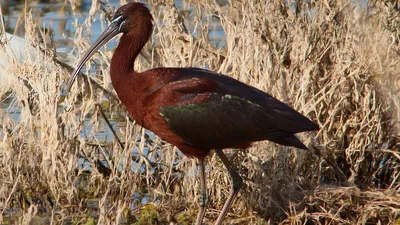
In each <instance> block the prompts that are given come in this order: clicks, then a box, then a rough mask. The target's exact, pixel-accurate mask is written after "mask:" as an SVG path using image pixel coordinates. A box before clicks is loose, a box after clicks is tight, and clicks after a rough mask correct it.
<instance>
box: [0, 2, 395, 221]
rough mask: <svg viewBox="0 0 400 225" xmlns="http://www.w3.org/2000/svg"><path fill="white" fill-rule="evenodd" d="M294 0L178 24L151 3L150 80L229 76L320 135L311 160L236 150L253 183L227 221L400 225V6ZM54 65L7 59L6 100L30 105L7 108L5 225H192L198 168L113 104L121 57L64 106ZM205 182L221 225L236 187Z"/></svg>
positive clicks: (211, 12) (145, 61)
mask: <svg viewBox="0 0 400 225" xmlns="http://www.w3.org/2000/svg"><path fill="white" fill-rule="evenodd" d="M285 2H286V1H281V0H272V1H231V3H228V4H224V5H218V4H217V3H216V2H215V1H208V0H202V1H184V7H185V8H186V9H188V10H187V11H178V10H177V8H176V7H175V6H174V5H173V4H172V1H150V6H151V7H152V14H153V16H154V21H155V26H156V28H155V30H154V34H153V36H152V39H151V41H150V42H149V43H148V44H147V45H146V47H145V49H144V51H143V52H142V55H141V57H139V59H138V63H137V64H136V65H137V69H138V70H139V71H143V70H145V69H148V68H152V67H157V66H177V67H187V66H195V67H201V68H208V69H210V70H213V71H217V72H219V73H223V74H228V75H231V76H232V77H234V78H237V79H239V80H241V81H244V82H246V83H248V84H251V85H253V86H255V87H258V88H259V89H262V90H264V91H267V92H269V93H271V94H272V95H274V96H276V97H277V98H278V99H280V100H282V101H284V102H287V103H289V104H290V105H292V106H293V107H294V108H295V109H297V110H298V111H300V112H301V113H303V114H304V115H306V116H307V117H309V118H311V119H312V120H313V121H315V122H317V123H318V124H319V126H320V127H321V130H320V131H319V132H317V133H307V134H303V135H302V136H301V138H302V140H308V141H306V143H308V145H309V146H310V149H311V150H312V152H313V153H314V154H312V153H311V152H306V151H302V150H297V149H293V148H288V147H282V146H278V145H275V144H272V143H270V142H263V143H259V144H256V145H254V146H253V147H251V148H250V149H248V150H246V151H237V150H233V153H236V154H229V153H228V155H230V156H231V157H230V159H231V160H232V161H233V162H234V163H235V165H236V166H237V167H238V170H239V172H240V174H241V175H242V176H243V178H244V181H245V185H244V188H243V189H242V191H241V192H240V194H239V197H238V199H237V200H236V201H235V203H234V205H233V207H232V210H231V213H230V214H228V218H227V219H226V221H227V222H226V223H227V224H276V223H279V224H306V223H307V224H379V223H380V224H399V223H400V193H399V191H400V184H399V176H400V168H399V165H400V163H399V162H400V151H399V150H400V141H399V138H400V76H399V75H398V73H399V71H400V63H399V62H400V40H399V38H400V28H399V22H400V12H399V8H398V5H397V1H376V2H373V3H369V4H368V6H364V7H360V6H359V5H357V4H356V3H355V1H352V0H349V1H345V0H341V1H288V2H291V3H290V4H285ZM307 2H310V3H307ZM362 2H363V1H362ZM92 7H93V8H92V10H91V12H92V13H101V12H100V11H99V10H98V5H96V4H93V5H92ZM74 13H75V11H74ZM189 17H190V19H189ZM188 21H191V22H190V23H189V22H188ZM215 23H220V24H221V26H222V28H223V29H224V31H225V34H226V35H225V38H226V40H225V41H226V45H225V46H224V47H223V48H221V49H219V48H217V47H216V46H214V45H213V44H212V43H211V41H210V40H212V37H210V30H212V29H213V26H214V25H215ZM90 24H91V21H90V19H88V20H87V21H86V23H84V24H75V26H76V27H77V33H76V41H75V46H76V48H77V50H78V52H79V53H83V52H84V51H85V50H86V49H87V47H88V42H87V41H88V38H86V37H83V34H86V33H90ZM25 25H26V31H27V33H26V39H27V41H28V42H29V43H31V44H33V46H34V49H35V50H36V51H39V52H42V49H41V48H40V47H39V46H37V45H35V43H37V40H38V39H37V36H36V32H33V30H34V29H33V28H34V27H35V26H39V24H35V21H34V20H33V19H32V18H31V17H30V14H29V12H28V11H27V16H26V24H25ZM0 49H2V47H1V46H0ZM46 49H49V48H46ZM42 53H43V52H42ZM45 53H46V54H44V53H43V54H44V56H43V58H32V59H30V60H26V61H24V62H18V61H16V60H12V59H10V66H9V67H8V68H6V70H5V74H7V76H4V75H0V97H1V98H2V99H3V98H5V97H8V98H12V102H11V103H10V104H11V105H14V106H15V105H16V106H18V107H20V108H21V115H20V117H19V119H18V120H17V121H15V120H12V119H11V117H10V114H9V113H7V110H3V111H0V180H1V182H0V223H6V224H7V223H12V222H16V223H21V224H29V223H30V222H32V221H34V222H37V221H45V222H46V223H49V222H50V221H52V222H53V223H66V222H69V221H71V222H72V223H74V224H82V223H83V224H85V223H86V224H93V223H95V222H98V223H99V224H115V223H129V224H131V223H136V224H146V223H147V224H167V223H168V222H174V221H175V222H176V223H177V224H190V223H192V222H193V221H194V219H195V215H196V213H197V211H196V210H197V200H198V198H199V195H198V190H199V180H198V179H197V178H196V162H195V161H194V160H192V159H188V158H186V157H184V156H182V154H180V153H179V151H178V150H177V149H176V148H173V146H170V145H168V144H166V143H164V142H162V141H161V140H159V139H158V138H156V137H153V136H152V135H151V134H148V133H147V132H145V131H144V130H143V129H142V128H140V127H138V126H137V125H135V122H134V121H132V120H130V118H129V116H127V115H125V111H124V109H123V108H122V107H121V106H120V105H119V102H118V100H116V99H115V98H113V97H111V96H112V95H114V94H113V91H112V88H111V84H110V78H109V75H108V73H109V71H108V68H109V59H110V56H111V54H112V49H105V50H103V51H102V53H101V54H96V56H95V58H96V60H97V65H98V66H97V67H96V71H95V72H93V71H91V73H90V74H93V79H91V80H90V81H88V80H85V81H84V80H81V82H82V85H79V86H78V85H76V86H74V88H73V90H72V93H70V94H69V95H67V96H60V92H62V87H63V86H62V83H63V82H64V81H65V80H66V78H67V76H68V73H69V72H70V68H68V67H67V66H66V65H61V64H59V63H58V62H57V61H56V60H54V57H53V52H52V51H46V50H45ZM49 65H53V66H52V70H48V67H49ZM86 73H87V74H88V73H89V70H86ZM11 74H12V75H11ZM98 84H100V85H98ZM101 87H103V88H105V89H106V90H104V89H101ZM107 90H108V91H107ZM104 96H106V97H104ZM105 98H106V100H104V99H105ZM103 111H105V112H106V114H107V115H108V117H112V118H114V119H115V120H117V121H119V123H123V124H125V125H124V126H119V127H121V128H120V129H119V130H117V134H118V137H119V138H120V139H121V141H122V142H123V143H122V144H119V143H118V141H117V139H116V138H114V137H113V138H112V139H113V142H111V143H110V142H106V143H104V142H102V141H99V140H98V139H97V138H96V137H97V136H95V135H96V133H98V132H99V131H101V130H102V129H104V127H107V124H106V122H105V120H104V119H103V117H102V116H101V114H102V112H103ZM85 118H89V119H87V120H86V121H85ZM87 126H91V129H89V130H88V129H86V131H88V132H87V133H85V135H84V136H82V135H80V134H81V131H82V130H83V129H84V128H85V127H87ZM109 139H110V138H109ZM132 150H133V151H132ZM207 174H208V177H209V178H208V187H209V189H208V190H209V194H210V195H211V197H210V199H211V202H210V207H209V210H208V212H207V214H206V217H207V218H208V221H207V222H208V223H212V221H213V220H214V219H215V217H216V216H217V215H218V211H217V209H220V208H221V204H223V202H224V200H225V199H226V197H227V194H228V193H229V190H230V179H229V176H228V174H227V171H225V169H224V168H223V166H222V165H221V162H220V161H218V160H217V158H216V157H215V156H214V155H210V156H209V157H208V167H207Z"/></svg>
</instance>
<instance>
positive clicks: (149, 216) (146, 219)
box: [134, 204, 160, 225]
mask: <svg viewBox="0 0 400 225" xmlns="http://www.w3.org/2000/svg"><path fill="white" fill-rule="evenodd" d="M159 221H160V219H159V215H158V212H157V207H156V206H155V205H153V204H148V205H146V206H144V207H143V208H142V209H141V210H140V214H139V215H138V221H137V222H136V223H134V224H135V225H139V224H143V225H147V224H149V225H150V224H158V223H159Z"/></svg>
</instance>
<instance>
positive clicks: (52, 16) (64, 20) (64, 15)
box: [0, 0, 227, 142]
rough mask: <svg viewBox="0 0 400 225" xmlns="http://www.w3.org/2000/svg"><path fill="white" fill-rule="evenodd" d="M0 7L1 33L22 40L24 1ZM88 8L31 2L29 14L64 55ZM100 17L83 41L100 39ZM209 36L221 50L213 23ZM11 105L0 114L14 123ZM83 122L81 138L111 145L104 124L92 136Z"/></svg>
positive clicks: (113, 0) (1, 106)
mask: <svg viewBox="0 0 400 225" xmlns="http://www.w3.org/2000/svg"><path fill="white" fill-rule="evenodd" d="M77 2H79V1H77ZM218 2H219V3H220V4H221V5H224V4H227V0H222V1H218ZM0 3H1V6H2V7H1V10H2V13H3V20H4V27H5V30H6V31H7V32H9V33H14V34H16V35H17V36H22V37H23V36H24V31H23V27H24V25H23V20H21V18H22V16H21V15H24V11H25V7H26V6H25V1H17V0H0ZM108 3H109V4H110V5H111V6H112V7H114V8H117V7H118V6H120V1H119V0H108ZM91 4H92V1H88V0H84V1H81V4H80V6H79V7H77V8H76V10H77V11H76V15H73V14H72V10H71V5H70V2H67V3H65V2H64V1H63V0H58V1H57V0H37V1H31V3H30V5H29V10H30V11H31V13H32V15H33V17H34V21H35V22H36V23H37V26H40V27H41V28H45V29H46V32H48V31H51V33H52V35H53V41H54V45H55V47H56V48H57V49H64V51H65V49H67V51H71V50H72V49H73V39H74V38H75V31H76V28H75V26H74V23H75V22H76V21H75V20H76V19H77V22H78V23H79V24H83V23H84V21H85V19H86V18H87V17H88V13H89V10H90V7H91ZM175 4H176V7H177V8H178V10H182V11H185V12H187V11H188V10H189V11H190V10H191V9H190V8H189V9H185V6H184V4H183V2H182V1H175ZM100 14H101V13H97V14H96V18H95V20H94V21H93V22H92V24H91V27H90V36H89V37H85V38H86V39H87V38H91V41H92V42H94V41H95V40H96V39H97V38H98V36H100V34H101V32H102V31H103V30H104V29H105V24H103V23H104V22H103V23H102V21H101V19H100ZM193 16H194V15H191V14H189V20H190V19H193ZM21 21H22V22H21ZM188 25H189V27H190V26H191V22H190V21H188ZM209 32H210V37H211V43H212V44H214V45H215V46H219V47H221V46H224V44H225V42H224V41H222V39H223V37H224V35H225V34H224V31H223V29H222V28H221V26H220V25H219V22H218V20H217V19H215V18H214V19H213V21H212V25H211V26H210V30H209ZM116 43H117V41H116V40H113V41H111V42H110V43H109V47H110V48H112V46H113V45H115V44H116ZM11 102H12V101H11V99H6V100H3V101H2V102H0V110H2V111H3V112H6V113H7V114H8V115H9V116H10V117H11V118H12V119H13V120H15V121H17V120H18V119H19V116H20V108H19V107H18V105H11V104H10V103H11ZM108 116H109V115H108ZM84 122H85V129H84V130H82V132H81V136H82V137H84V138H88V137H89V138H90V137H91V138H95V139H97V140H93V141H99V142H111V141H113V140H114V138H113V134H112V132H111V130H110V128H109V127H108V126H107V125H106V124H105V123H103V124H102V125H101V129H100V130H99V131H98V132H96V133H95V134H94V135H93V134H92V125H91V123H90V118H86V119H85V121H84ZM110 122H111V124H112V125H113V127H114V128H115V129H116V130H118V129H119V128H121V127H124V126H125V124H124V123H119V122H117V121H115V120H113V119H110ZM0 136H1V134H0Z"/></svg>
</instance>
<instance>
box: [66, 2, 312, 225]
mask: <svg viewBox="0 0 400 225" xmlns="http://www.w3.org/2000/svg"><path fill="white" fill-rule="evenodd" d="M152 30H153V23H152V16H151V14H150V11H149V9H148V8H147V7H146V6H145V5H144V4H141V3H128V4H126V5H124V6H121V7H120V8H119V9H118V10H117V12H116V13H115V15H114V17H113V19H112V21H111V24H110V25H109V27H108V28H107V29H106V30H105V31H104V32H103V33H102V34H101V36H100V37H99V38H98V40H97V41H96V42H95V43H94V44H93V45H92V46H91V48H90V49H89V50H88V51H87V53H86V54H85V55H84V56H83V58H82V59H81V61H80V62H79V63H78V64H77V65H76V68H75V71H74V72H73V74H72V75H71V77H70V80H69V83H68V89H70V87H71V85H72V84H73V82H74V80H75V78H76V77H77V76H78V74H79V71H80V69H81V68H82V66H83V65H84V64H85V63H86V62H87V61H88V60H89V58H90V57H91V56H92V55H93V54H94V53H95V52H96V51H98V50H99V49H100V48H101V47H102V46H103V45H104V44H106V43H107V42H108V41H109V40H110V39H112V38H113V37H114V36H116V35H118V34H120V33H122V36H121V38H120V41H119V44H118V46H117V48H116V50H115V52H114V55H113V56H112V60H111V68H110V75H111V81H112V84H113V86H114V88H115V90H116V92H117V94H118V96H119V98H120V100H121V102H122V104H124V106H125V107H126V108H127V110H128V111H129V113H130V114H131V115H132V116H133V118H134V119H135V120H136V122H137V123H138V124H140V125H141V126H143V127H144V128H146V129H149V130H151V131H152V132H154V133H155V134H157V135H158V136H159V137H160V138H162V139H163V140H165V141H167V142H169V143H171V144H173V145H175V146H176V147H178V148H179V149H180V150H181V151H182V152H183V153H184V154H185V155H187V156H192V157H196V158H197V159H198V161H199V169H200V170H199V171H200V178H201V182H200V184H201V196H202V197H201V198H200V209H199V213H198V216H197V220H196V224H201V222H202V220H203V217H204V214H205V209H206V197H205V196H206V177H205V172H204V171H205V169H204V167H205V166H204V158H205V157H206V156H207V155H208V154H209V152H210V151H211V150H212V149H214V150H215V152H216V154H217V155H218V156H219V158H220V159H221V161H222V163H223V164H224V165H225V167H226V168H227V169H228V171H229V173H230V175H231V177H232V186H233V188H232V190H231V192H230V195H229V197H228V199H227V200H226V202H225V205H224V207H223V209H222V211H221V213H220V215H219V217H218V219H217V221H216V224H221V223H222V221H223V219H224V217H225V216H226V214H227V212H228V210H229V207H230V206H231V203H232V201H233V200H234V198H235V196H236V194H237V193H238V191H239V189H240V187H241V186H242V178H241V177H240V175H239V174H238V173H237V172H236V170H235V169H234V168H233V167H232V166H231V164H230V162H229V161H228V159H227V157H226V156H225V155H224V153H223V152H222V149H226V148H246V147H248V146H250V145H251V143H253V142H256V141H262V140H269V141H273V142H276V143H278V144H281V145H287V146H294V147H297V148H301V149H307V147H306V146H305V145H304V144H303V143H302V142H301V141H300V140H299V139H297V138H296V136H294V134H295V133H298V132H303V131H312V130H318V126H317V125H316V124H315V123H313V122H311V121H310V120H309V119H307V118H306V117H304V116H303V115H301V114H300V113H298V112H296V111H295V110H293V109H292V108H291V107H289V106H288V105H286V104H284V103H282V102H280V101H279V100H277V99H275V98H273V97H272V96H270V95H269V94H267V93H265V92H262V91H260V90H258V89H256V88H254V87H252V86H249V85H247V84H245V83H242V82H240V81H237V80H235V79H233V78H231V77H229V76H225V75H222V74H218V73H214V72H212V71H208V70H204V69H198V68H154V69H150V70H147V71H145V72H142V73H139V72H136V71H135V70H134V63H135V59H136V57H137V56H138V54H139V53H140V51H141V50H142V48H143V46H144V45H145V44H146V42H147V40H148V39H149V37H150V35H151V33H152Z"/></svg>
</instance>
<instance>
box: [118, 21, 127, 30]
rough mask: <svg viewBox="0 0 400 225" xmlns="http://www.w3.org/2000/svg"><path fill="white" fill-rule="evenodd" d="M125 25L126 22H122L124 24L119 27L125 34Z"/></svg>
mask: <svg viewBox="0 0 400 225" xmlns="http://www.w3.org/2000/svg"><path fill="white" fill-rule="evenodd" d="M125 23H126V21H125V20H124V21H122V23H121V24H120V25H119V31H121V32H124V31H125Z"/></svg>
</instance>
